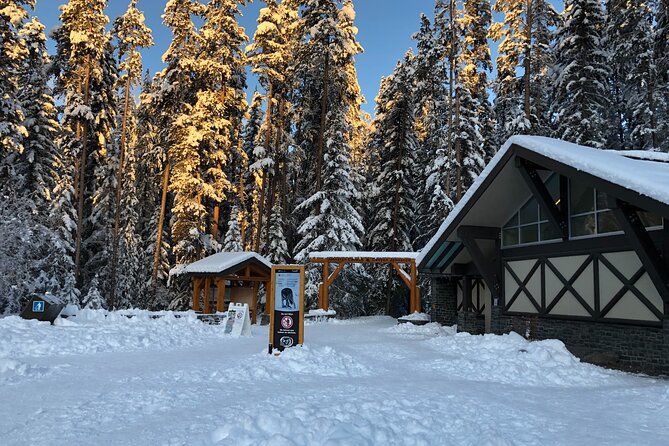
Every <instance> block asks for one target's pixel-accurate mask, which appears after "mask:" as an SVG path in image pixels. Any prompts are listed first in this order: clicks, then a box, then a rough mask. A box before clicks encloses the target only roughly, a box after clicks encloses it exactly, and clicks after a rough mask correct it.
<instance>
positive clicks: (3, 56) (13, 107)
mask: <svg viewBox="0 0 669 446" xmlns="http://www.w3.org/2000/svg"><path fill="white" fill-rule="evenodd" d="M23 5H29V6H33V5H34V0H7V1H4V2H3V4H2V9H0V49H1V50H2V51H0V179H2V180H3V183H4V184H5V185H7V184H10V183H14V182H15V181H16V179H15V178H13V177H14V173H13V172H12V170H13V168H12V164H13V163H14V161H15V158H16V156H18V155H19V154H21V153H23V138H25V137H26V136H27V131H26V128H25V127H24V126H23V118H24V117H23V111H22V110H21V104H20V101H19V99H18V92H19V72H20V69H21V66H22V64H23V60H24V59H25V58H26V57H27V56H28V50H27V48H26V45H25V42H24V41H23V39H21V38H20V37H19V30H20V28H21V27H22V26H23V23H24V21H25V19H26V18H27V17H28V13H27V11H26V10H25V9H24V8H23ZM17 186H18V185H17Z"/></svg>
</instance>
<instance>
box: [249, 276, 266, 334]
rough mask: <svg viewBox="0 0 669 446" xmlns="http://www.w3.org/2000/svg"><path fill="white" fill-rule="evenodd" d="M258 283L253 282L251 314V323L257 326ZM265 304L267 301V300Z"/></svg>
mask: <svg viewBox="0 0 669 446" xmlns="http://www.w3.org/2000/svg"><path fill="white" fill-rule="evenodd" d="M258 288H259V285H258V282H253V313H251V323H252V324H255V323H256V320H257V319H258ZM265 302H267V300H266V299H265Z"/></svg>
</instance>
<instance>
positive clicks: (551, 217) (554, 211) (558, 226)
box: [516, 157, 569, 240]
mask: <svg viewBox="0 0 669 446" xmlns="http://www.w3.org/2000/svg"><path fill="white" fill-rule="evenodd" d="M516 167H517V168H518V171H519V172H520V176H521V177H522V178H523V180H524V181H525V184H526V185H527V187H528V188H529V189H530V191H532V195H533V196H534V198H535V199H536V200H537V202H538V203H539V206H541V209H542V210H543V211H544V212H545V213H546V216H547V217H548V221H549V223H550V224H551V225H552V226H553V229H555V230H556V231H557V232H558V233H559V234H560V235H561V237H562V240H567V239H568V238H569V225H568V224H567V220H566V219H565V218H564V217H563V215H562V213H561V212H560V209H559V208H558V206H557V205H556V204H555V203H554V202H553V197H551V194H550V193H549V192H548V189H547V188H546V185H545V184H544V182H543V180H542V179H541V177H540V176H539V173H538V172H537V169H536V168H535V167H534V166H533V165H532V163H529V162H528V161H526V160H524V159H523V158H518V157H516Z"/></svg>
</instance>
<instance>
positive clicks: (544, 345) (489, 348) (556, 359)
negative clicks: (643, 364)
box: [425, 332, 624, 387]
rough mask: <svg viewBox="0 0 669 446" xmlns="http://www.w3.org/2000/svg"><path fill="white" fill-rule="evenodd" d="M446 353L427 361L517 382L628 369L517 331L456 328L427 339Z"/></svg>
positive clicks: (565, 380)
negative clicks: (501, 332)
mask: <svg viewBox="0 0 669 446" xmlns="http://www.w3.org/2000/svg"><path fill="white" fill-rule="evenodd" d="M425 342H426V343H427V344H428V345H429V346H430V347H431V348H433V349H434V350H436V351H438V352H440V353H442V354H443V355H444V356H442V357H438V358H437V359H435V360H434V361H432V362H430V363H428V364H426V365H425V366H427V367H429V368H431V369H437V370H439V371H440V372H441V373H444V374H445V375H447V376H448V377H450V378H459V379H464V380H469V381H481V382H491V381H492V382H498V383H502V384H510V385H515V386H523V387H527V386H537V387H546V386H551V387H579V386H591V385H592V384H593V383H594V382H600V381H602V380H605V379H607V380H611V379H613V380H614V381H615V377H616V376H617V377H621V378H622V377H624V374H622V373H620V372H616V371H612V370H607V369H603V368H600V367H596V366H594V365H591V364H586V363H581V362H580V360H579V359H578V358H576V357H575V356H574V355H572V354H571V353H570V352H569V351H568V350H567V348H566V347H565V345H564V344H563V343H562V342H561V341H558V340H555V339H551V340H545V341H533V342H530V341H528V340H526V339H525V338H523V337H522V336H520V335H518V334H517V333H513V332H512V333H510V334H507V335H502V336H498V335H492V334H487V335H482V336H480V335H479V336H473V335H470V334H468V333H457V334H455V335H454V336H441V337H436V338H433V339H429V340H427V341H425Z"/></svg>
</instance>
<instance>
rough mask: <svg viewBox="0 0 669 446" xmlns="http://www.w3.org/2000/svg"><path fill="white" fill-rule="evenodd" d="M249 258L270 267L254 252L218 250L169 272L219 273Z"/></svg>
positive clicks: (270, 264) (269, 263)
mask: <svg viewBox="0 0 669 446" xmlns="http://www.w3.org/2000/svg"><path fill="white" fill-rule="evenodd" d="M251 259H255V260H257V261H259V262H260V263H262V264H263V265H265V266H266V267H267V268H272V263H271V262H270V261H269V260H267V259H266V258H265V257H263V256H261V255H260V254H258V253H255V252H219V253H218V254H214V255H211V256H209V257H205V258H204V259H202V260H198V261H197V262H194V263H191V264H189V265H186V266H184V267H182V268H180V269H179V271H177V272H171V275H181V274H220V273H222V272H224V271H226V270H228V269H230V268H234V267H235V266H237V265H241V264H242V263H244V262H246V261H248V260H251Z"/></svg>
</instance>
